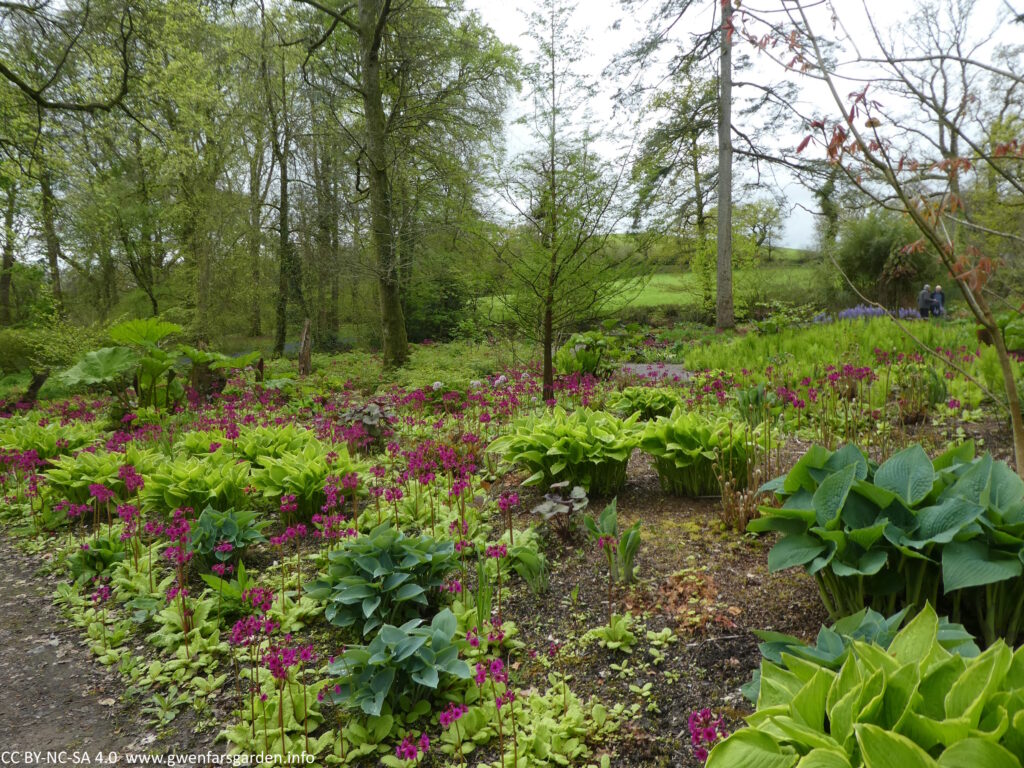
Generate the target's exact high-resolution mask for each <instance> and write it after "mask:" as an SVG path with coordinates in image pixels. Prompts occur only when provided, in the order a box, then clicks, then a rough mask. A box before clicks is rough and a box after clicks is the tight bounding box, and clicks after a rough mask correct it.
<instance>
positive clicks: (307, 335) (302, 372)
mask: <svg viewBox="0 0 1024 768" xmlns="http://www.w3.org/2000/svg"><path fill="white" fill-rule="evenodd" d="M312 352H313V334H312V332H311V330H310V324H309V318H308V317H307V318H306V319H305V320H304V321H303V323H302V336H300V337H299V376H309V374H310V373H312V372H313V365H312Z"/></svg>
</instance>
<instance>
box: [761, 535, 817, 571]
mask: <svg viewBox="0 0 1024 768" xmlns="http://www.w3.org/2000/svg"><path fill="white" fill-rule="evenodd" d="M824 551H825V544H824V543H823V542H822V541H821V540H820V539H816V538H814V537H812V536H809V535H807V534H802V535H800V536H787V537H786V538H784V539H783V540H782V541H780V542H779V543H778V544H776V545H775V546H774V547H772V550H771V552H769V553H768V568H769V570H771V571H773V572H774V571H782V570H785V569H786V568H792V567H793V566H796V565H804V564H805V563H809V562H811V561H812V560H813V559H814V558H816V557H817V556H818V555H820V554H821V553H822V552H824Z"/></svg>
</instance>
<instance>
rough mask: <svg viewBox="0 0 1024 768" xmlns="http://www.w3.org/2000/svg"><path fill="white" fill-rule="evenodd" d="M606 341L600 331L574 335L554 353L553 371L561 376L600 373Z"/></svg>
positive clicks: (605, 337) (606, 338)
mask: <svg viewBox="0 0 1024 768" xmlns="http://www.w3.org/2000/svg"><path fill="white" fill-rule="evenodd" d="M608 341H609V339H608V337H607V336H606V335H605V334H603V333H601V332H600V331H587V332H586V333H574V334H573V335H572V336H570V337H569V340H568V341H567V342H565V344H563V345H562V346H561V348H560V349H559V350H558V351H557V352H556V353H555V360H554V362H555V369H556V370H557V371H558V372H559V373H561V374H570V373H590V374H597V373H600V372H601V370H602V364H603V362H604V359H605V355H606V353H607V352H608Z"/></svg>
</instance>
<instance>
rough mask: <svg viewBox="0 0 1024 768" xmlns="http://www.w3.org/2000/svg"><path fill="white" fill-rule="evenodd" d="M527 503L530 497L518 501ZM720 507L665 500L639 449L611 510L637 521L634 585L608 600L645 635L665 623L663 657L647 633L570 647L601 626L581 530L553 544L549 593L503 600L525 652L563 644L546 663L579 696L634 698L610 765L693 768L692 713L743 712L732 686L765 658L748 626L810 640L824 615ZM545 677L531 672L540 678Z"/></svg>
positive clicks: (601, 577)
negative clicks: (728, 522)
mask: <svg viewBox="0 0 1024 768" xmlns="http://www.w3.org/2000/svg"><path fill="white" fill-rule="evenodd" d="M532 501H534V500H533V499H532V498H531V499H525V500H524V504H523V505H522V506H523V508H525V509H529V508H530V506H531V502H532ZM604 503H605V501H604V500H598V499H592V500H591V505H590V506H591V508H590V509H589V510H588V512H590V513H591V514H597V513H598V512H599V511H600V509H602V508H603V506H604ZM719 507H720V502H719V501H718V500H713V499H701V500H693V499H682V498H673V497H671V496H666V495H665V494H664V493H663V492H662V491H661V489H660V487H659V485H658V478H657V474H656V473H655V471H654V467H653V465H652V463H651V461H650V459H649V457H647V456H645V455H644V454H640V453H639V452H638V453H636V454H634V456H633V459H632V460H631V462H630V467H629V473H628V482H627V485H626V488H625V489H624V491H623V492H622V493H621V494H619V496H618V501H617V508H618V512H619V526H620V529H622V528H623V527H625V526H629V525H632V524H633V522H635V521H636V520H640V521H641V532H642V536H643V543H642V545H641V548H640V552H639V554H638V556H637V576H638V580H639V583H638V584H637V585H635V586H634V587H632V588H628V589H627V588H623V587H617V588H616V589H615V590H614V593H613V603H614V610H615V612H616V613H622V612H623V610H625V609H627V608H628V609H629V611H630V612H631V613H632V614H633V615H634V616H636V617H638V618H641V620H642V622H643V624H644V625H645V626H644V628H645V629H647V630H652V631H658V630H661V629H663V628H664V627H670V628H672V630H673V632H674V634H675V636H676V637H677V642H675V643H674V644H672V645H670V646H669V647H668V649H667V650H664V651H663V652H664V654H665V660H664V661H663V662H662V663H660V664H654V663H653V658H652V656H651V655H650V653H649V650H648V649H649V647H650V644H649V643H648V642H647V639H646V637H645V635H644V632H643V631H642V630H641V631H639V632H638V633H637V634H638V640H639V642H638V644H637V646H636V648H635V649H634V651H633V653H632V654H631V655H628V656H627V655H625V654H623V653H621V652H617V651H609V650H605V649H602V648H600V647H599V646H598V645H597V644H591V645H588V646H586V647H583V646H582V645H581V644H580V643H578V642H577V639H578V638H579V637H580V636H581V635H583V634H584V633H585V632H586V631H587V630H589V629H593V628H596V627H599V626H602V625H603V624H606V623H607V600H608V582H607V567H606V565H605V561H604V557H603V555H602V554H601V553H600V552H598V551H597V550H596V549H595V548H594V547H593V545H592V544H590V543H588V542H585V541H584V537H582V535H581V536H580V538H579V539H578V540H577V541H576V542H574V543H573V544H570V545H566V544H564V543H562V542H559V541H557V540H549V541H548V546H547V556H548V562H549V566H550V567H551V586H550V589H549V590H548V591H547V592H546V593H545V594H543V595H539V596H538V595H532V594H530V593H529V592H528V591H526V590H524V589H519V590H517V591H516V592H515V593H514V594H513V596H512V598H511V599H510V600H509V602H508V608H507V610H506V614H505V616H506V618H507V619H509V618H510V619H513V620H514V621H515V622H516V624H517V626H518V628H519V630H520V639H521V640H523V641H524V642H526V644H527V646H528V647H529V648H532V649H534V650H535V651H536V652H537V653H538V654H547V653H548V651H549V649H550V646H551V643H552V642H554V643H557V644H559V645H560V646H563V647H561V648H560V649H559V650H558V652H557V655H556V656H555V657H554V664H553V667H554V669H556V670H561V671H564V672H566V673H568V674H571V675H572V676H573V677H572V683H571V686H572V689H573V691H574V692H575V693H576V694H577V695H579V696H580V697H581V698H583V699H586V698H588V697H589V696H592V695H593V696H597V697H598V698H599V699H600V700H602V701H603V702H605V703H606V704H614V703H616V702H622V703H624V704H627V705H629V704H632V703H633V702H639V703H641V705H642V706H641V711H640V714H639V716H638V717H637V718H636V719H635V720H632V721H630V722H627V723H625V724H624V726H623V729H622V734H621V736H620V737H619V738H617V739H616V743H615V744H614V745H613V749H614V753H615V754H614V757H613V759H612V764H613V765H616V766H624V767H627V766H628V767H630V768H633V767H635V768H641V767H644V768H646V767H647V766H651V767H653V766H698V765H700V764H699V763H698V762H697V761H696V760H694V758H693V750H692V747H691V746H690V734H689V730H688V727H687V718H688V717H689V715H690V713H691V712H693V711H694V710H699V709H701V708H703V707H711V708H712V709H714V710H716V712H717V713H718V714H721V715H724V716H725V718H726V720H727V722H728V723H729V725H730V728H731V727H735V726H736V725H738V724H739V720H740V718H741V717H742V716H743V715H744V714H746V713H748V712H749V711H750V708H749V706H748V705H747V703H746V701H745V700H744V699H743V697H742V696H741V695H740V692H739V688H740V686H742V685H743V684H744V683H746V682H747V681H748V680H749V679H750V676H751V674H752V673H753V671H754V669H756V668H757V666H758V664H759V663H760V654H759V653H758V650H757V643H758V641H757V638H756V637H755V636H754V634H753V630H754V629H772V630H776V631H780V632H787V633H789V634H793V635H796V636H798V637H802V638H804V639H806V640H811V639H813V637H814V635H816V634H817V631H818V629H819V628H820V626H821V624H822V623H823V622H825V621H826V620H827V616H826V614H825V612H824V610H823V609H822V608H821V604H820V600H819V598H818V594H817V588H816V587H815V585H814V582H813V580H812V579H811V578H810V577H808V576H806V575H805V574H803V573H802V572H800V571H788V572H785V573H779V574H769V573H768V568H767V551H768V548H769V546H770V541H765V540H755V539H752V538H749V537H744V536H741V535H739V534H737V533H736V532H734V531H731V530H727V529H725V528H724V527H723V526H722V524H721V522H720V520H719V517H718V514H719ZM495 522H496V524H497V521H495ZM523 522H525V520H524V521H523ZM574 591H575V593H576V599H575V600H573V599H572V595H573V593H574ZM613 663H614V664H619V665H621V664H623V663H626V664H628V666H629V668H630V669H631V671H630V672H628V673H626V674H625V676H624V677H623V676H620V674H618V673H617V672H616V671H614V670H612V669H611V668H610V665H611V664H613ZM541 674H542V670H538V671H537V675H538V680H537V682H538V683H540V682H541V680H540V679H539V676H540V675H541ZM528 682H529V678H528V680H527V683H528ZM527 683H524V685H526V684H527ZM646 683H651V694H650V696H649V697H646V698H645V697H642V696H641V695H638V694H637V693H636V692H635V691H631V690H630V685H633V686H637V687H641V688H642V687H643V686H644V685H645V684H646ZM652 703H653V706H652Z"/></svg>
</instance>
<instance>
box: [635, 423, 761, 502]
mask: <svg viewBox="0 0 1024 768" xmlns="http://www.w3.org/2000/svg"><path fill="white" fill-rule="evenodd" d="M640 447H641V448H642V449H643V451H644V452H645V453H649V454H650V455H651V456H652V457H654V466H655V468H656V469H657V470H658V478H659V479H660V480H661V486H662V488H663V489H664V490H665V491H666V492H668V493H672V494H676V495H679V496H714V495H718V494H719V493H720V492H721V484H720V482H719V476H722V477H727V478H729V479H730V480H732V481H733V482H734V483H735V485H736V487H738V488H743V487H745V486H746V481H747V464H748V463H749V462H750V461H751V460H752V458H753V450H754V448H753V440H752V438H751V432H750V430H749V429H748V428H747V427H746V426H745V425H737V424H733V423H732V422H731V421H729V420H727V419H715V420H712V419H708V418H707V417H705V416H702V415H701V414H699V413H695V412H692V411H684V410H683V409H681V408H676V409H675V410H673V411H672V414H671V415H670V416H668V417H663V418H659V419H658V420H657V421H654V422H651V423H649V424H648V425H647V428H646V429H644V432H643V435H642V436H641V438H640ZM716 465H717V467H718V471H717V472H716Z"/></svg>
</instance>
